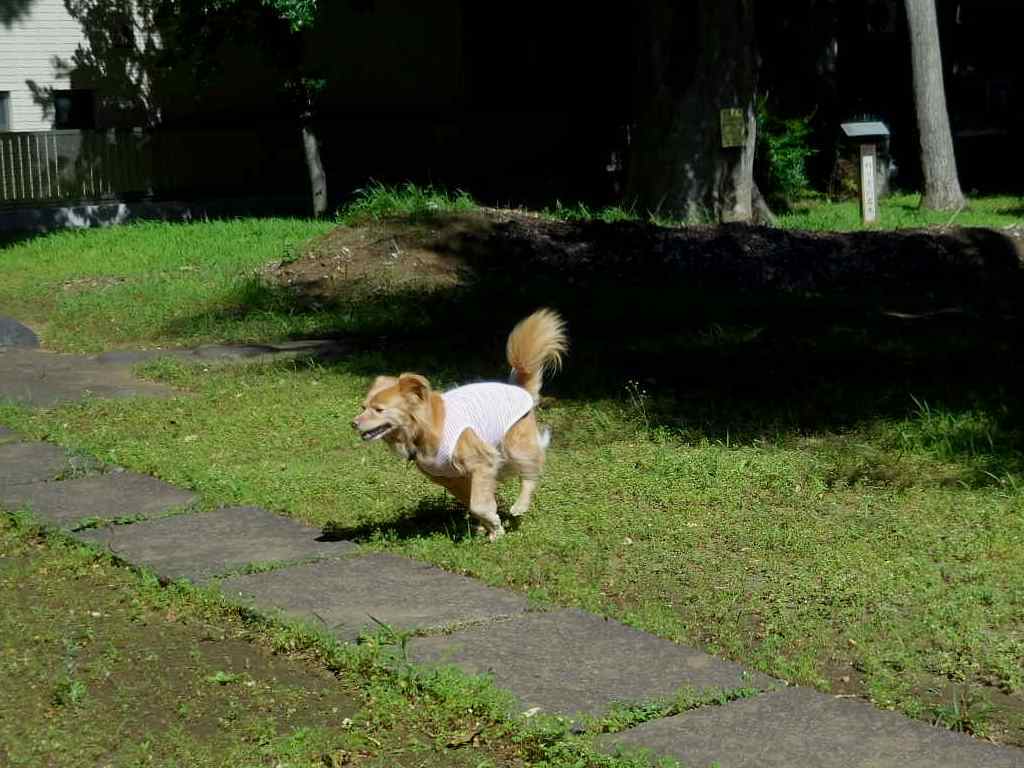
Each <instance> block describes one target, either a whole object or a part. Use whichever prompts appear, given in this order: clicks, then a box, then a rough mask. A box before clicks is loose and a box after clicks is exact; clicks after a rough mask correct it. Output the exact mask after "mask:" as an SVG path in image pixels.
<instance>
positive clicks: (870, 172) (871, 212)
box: [860, 144, 878, 224]
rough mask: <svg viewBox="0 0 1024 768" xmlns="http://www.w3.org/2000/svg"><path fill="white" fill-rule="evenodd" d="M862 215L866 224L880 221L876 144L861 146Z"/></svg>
mask: <svg viewBox="0 0 1024 768" xmlns="http://www.w3.org/2000/svg"><path fill="white" fill-rule="evenodd" d="M860 215H861V219H862V220H863V222H864V223H865V224H871V223H872V222H875V221H878V203H877V197H876V193H875V145H874V144H861V145H860Z"/></svg>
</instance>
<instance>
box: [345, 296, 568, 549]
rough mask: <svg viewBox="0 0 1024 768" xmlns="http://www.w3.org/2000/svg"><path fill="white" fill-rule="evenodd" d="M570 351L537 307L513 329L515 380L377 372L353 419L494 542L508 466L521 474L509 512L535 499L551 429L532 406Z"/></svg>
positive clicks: (561, 329) (561, 327)
mask: <svg viewBox="0 0 1024 768" xmlns="http://www.w3.org/2000/svg"><path fill="white" fill-rule="evenodd" d="M567 350H568V340H567V339H566V335H565V323H564V322H563V320H562V318H561V317H559V316H558V314H557V313H556V312H553V311H552V310H550V309H541V310H538V311H537V312H534V313H533V314H532V315H530V316H529V317H527V318H526V319H524V320H521V321H520V322H519V323H518V324H517V325H516V327H515V328H513V329H512V333H510V334H509V337H508V343H507V345H506V353H507V356H508V363H509V365H510V366H511V367H512V374H511V376H510V379H509V381H510V382H511V383H509V384H502V383H499V382H481V383H478V384H467V385H465V386H462V387H457V388H456V389H452V390H449V391H447V392H444V393H439V392H435V391H433V390H432V389H431V388H430V382H429V381H427V379H425V378H424V377H423V376H420V375H419V374H416V373H403V374H401V375H399V376H397V377H395V376H378V377H377V379H376V381H374V382H373V385H372V386H371V387H370V391H369V392H367V394H366V399H365V400H364V401H363V411H362V413H360V414H359V415H358V416H356V418H355V419H354V420H353V421H352V426H353V427H355V428H356V429H357V430H358V431H359V434H360V436H361V437H362V438H363V440H384V442H386V443H388V444H389V445H390V446H391V447H392V448H393V449H394V450H395V451H396V452H397V453H398V454H399V455H401V456H402V457H403V458H406V459H409V460H411V461H415V462H416V466H417V467H419V469H420V471H421V472H423V474H425V475H426V476H427V477H429V478H430V479H431V480H433V481H434V482H435V483H438V484H439V485H442V486H444V487H445V488H447V489H448V490H449V491H450V492H451V493H452V494H453V495H454V496H455V498H457V499H458V500H459V501H461V502H462V503H463V504H465V505H466V506H467V507H468V508H469V512H470V514H471V515H472V516H473V517H475V518H476V519H477V520H478V521H479V522H480V526H481V527H482V530H483V531H484V532H486V533H487V537H488V538H489V539H490V540H491V541H493V540H494V539H496V538H498V537H499V536H501V535H502V534H504V533H505V529H504V528H503V527H502V525H501V519H500V518H499V517H498V504H497V501H496V500H495V497H494V492H495V489H496V487H497V483H498V479H499V474H502V473H503V470H504V471H508V470H512V471H514V472H515V473H517V474H518V475H519V476H520V478H521V479H522V487H521V489H520V491H519V498H517V499H516V502H515V504H513V505H512V508H511V509H510V510H509V512H510V514H512V515H513V516H515V517H518V516H520V515H522V514H524V513H525V512H526V510H527V509H528V508H529V506H530V498H531V496H532V495H533V491H534V488H536V486H537V481H538V479H539V478H540V474H541V470H542V469H543V468H544V451H545V449H546V448H547V446H548V442H549V440H550V434H549V432H548V430H546V429H545V430H544V431H543V432H541V431H540V430H539V429H538V427H537V420H536V417H535V416H534V406H536V404H537V402H538V401H539V400H540V387H541V383H542V380H543V377H544V373H545V372H547V371H554V370H557V369H558V368H559V367H560V366H561V364H562V355H563V354H565V352H566V351H567Z"/></svg>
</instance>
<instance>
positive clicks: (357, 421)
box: [352, 416, 359, 429]
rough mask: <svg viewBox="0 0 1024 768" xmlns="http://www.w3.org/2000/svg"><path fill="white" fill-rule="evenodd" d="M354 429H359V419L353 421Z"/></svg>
mask: <svg viewBox="0 0 1024 768" xmlns="http://www.w3.org/2000/svg"><path fill="white" fill-rule="evenodd" d="M352 429H359V417H358V416H357V417H356V418H354V419H352Z"/></svg>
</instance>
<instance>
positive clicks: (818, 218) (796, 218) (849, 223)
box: [779, 193, 1024, 232]
mask: <svg viewBox="0 0 1024 768" xmlns="http://www.w3.org/2000/svg"><path fill="white" fill-rule="evenodd" d="M920 200H921V197H920V195H918V194H908V193H897V194H893V195H891V196H889V197H884V198H882V199H881V200H880V201H879V203H878V217H879V220H878V223H877V224H874V225H872V228H873V229H917V228H921V227H935V226H949V225H956V226H958V227H993V228H996V229H999V228H1002V227H1011V226H1018V227H1019V226H1020V224H1021V219H1022V215H1024V198H1020V197H1011V196H1004V197H994V196H986V197H975V198H969V199H968V201H967V207H966V208H964V209H963V210H962V211H959V212H955V213H950V212H943V211H925V210H921V209H920V208H919V207H918V205H919V203H920ZM779 226H781V227H785V228H787V229H810V230H817V231H840V232H850V231H857V230H860V229H863V228H864V225H863V224H862V223H861V218H860V204H859V203H858V202H857V201H856V200H847V201H844V202H839V203H833V202H827V201H824V200H813V199H812V200H803V201H800V202H798V203H796V204H795V205H794V206H793V210H792V211H791V212H789V213H784V214H782V215H780V216H779Z"/></svg>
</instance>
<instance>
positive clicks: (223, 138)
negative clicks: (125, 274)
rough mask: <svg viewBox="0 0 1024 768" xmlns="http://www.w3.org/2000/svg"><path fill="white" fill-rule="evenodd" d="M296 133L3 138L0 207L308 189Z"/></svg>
mask: <svg viewBox="0 0 1024 768" xmlns="http://www.w3.org/2000/svg"><path fill="white" fill-rule="evenodd" d="M304 167H305V166H304V160H303V156H302V145H301V142H300V140H299V133H298V131H294V132H289V131H282V130H267V131H255V130H253V131H245V130H238V131H165V132H156V133H145V132H142V131H139V130H135V131H112V130H111V131H77V130H65V131H39V132H24V133H0V205H14V206H20V205H32V204H38V203H48V202H69V203H70V202H86V201H101V200H124V199H138V198H142V197H148V196H167V195H179V194H180V195H195V194H237V193H238V192H239V191H240V190H242V191H245V192H246V193H247V194H254V193H263V192H266V191H268V190H277V191H281V190H289V189H293V188H296V187H298V188H299V189H301V188H302V184H303V183H304V177H303V173H304Z"/></svg>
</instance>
